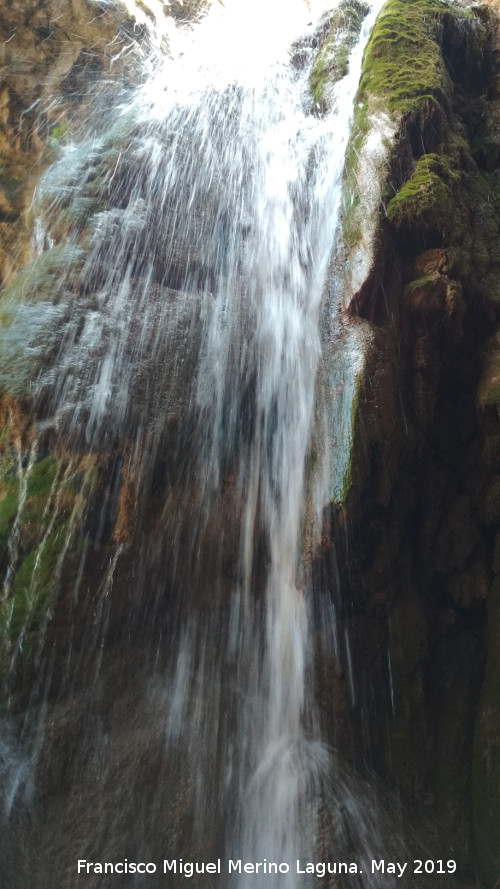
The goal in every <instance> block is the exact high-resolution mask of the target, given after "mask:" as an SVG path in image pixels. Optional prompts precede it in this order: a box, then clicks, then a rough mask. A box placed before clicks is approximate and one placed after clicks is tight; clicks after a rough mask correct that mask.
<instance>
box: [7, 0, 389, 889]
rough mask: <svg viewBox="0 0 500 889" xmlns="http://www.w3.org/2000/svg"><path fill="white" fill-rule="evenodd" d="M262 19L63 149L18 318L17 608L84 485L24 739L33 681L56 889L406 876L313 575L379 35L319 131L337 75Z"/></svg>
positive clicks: (35, 754) (41, 797)
mask: <svg viewBox="0 0 500 889" xmlns="http://www.w3.org/2000/svg"><path fill="white" fill-rule="evenodd" d="M379 5H380V4H379ZM238 8H239V7H238V6H237V5H233V7H231V6H229V7H228V10H227V11H226V12H225V11H224V10H214V11H213V17H211V16H210V15H209V16H208V17H207V19H206V20H205V22H203V23H202V24H200V25H199V26H198V30H197V31H196V34H195V35H194V36H192V35H191V36H188V35H185V36H184V37H180V38H179V47H177V55H176V57H175V58H173V59H168V60H166V61H164V62H162V63H161V64H159V63H158V62H156V63H155V64H154V65H151V70H150V71H149V73H148V76H147V77H146V78H145V82H144V83H143V85H142V86H140V87H138V88H137V89H136V90H135V92H134V93H133V94H131V95H130V97H129V98H128V100H127V103H126V105H123V104H119V103H117V106H116V107H113V108H109V109H99V108H98V107H97V108H96V110H95V111H94V116H93V117H92V118H91V120H90V122H89V127H88V132H87V133H86V135H85V136H82V138H81V139H79V140H78V141H75V143H73V144H70V145H68V146H67V147H66V148H65V149H64V150H63V152H62V154H61V156H60V158H59V159H58V160H57V161H56V162H55V163H54V164H53V166H52V167H51V168H50V169H49V170H48V171H47V173H46V174H45V176H44V177H43V179H42V182H41V183H40V186H39V188H38V192H37V195H36V196H35V201H34V210H35V212H36V214H37V225H36V230H37V238H36V242H34V246H33V250H34V258H33V261H32V263H31V265H30V266H29V268H28V270H27V271H25V272H22V273H21V277H20V283H18V284H17V285H15V286H14V288H13V292H12V294H11V302H9V303H8V304H7V305H8V307H7V311H8V313H9V324H8V326H7V328H6V330H5V331H4V332H3V333H2V334H1V339H2V344H3V345H4V346H5V348H4V355H5V356H6V358H5V360H4V361H3V364H2V366H1V367H0V382H1V383H2V385H4V386H7V387H10V389H9V391H11V392H13V393H14V394H16V389H15V386H20V385H21V383H20V382H19V380H21V378H22V379H24V376H25V375H26V374H32V376H31V378H30V380H29V396H30V398H31V399H32V404H33V412H34V416H35V423H34V426H33V429H34V430H35V432H36V435H35V432H33V433H32V438H31V439H30V441H29V442H28V444H27V445H26V443H20V444H19V448H18V450H19V461H20V464H19V469H18V470H16V472H18V477H19V484H18V487H19V496H18V499H17V513H16V515H15V517H14V520H13V524H12V531H11V536H10V542H9V547H10V548H9V563H8V568H7V573H6V576H5V579H4V597H5V601H6V602H7V603H8V602H9V601H13V600H12V599H9V596H10V595H11V590H14V591H15V590H16V589H17V587H16V586H15V576H16V571H19V565H18V562H19V546H20V544H19V533H20V531H19V529H20V527H21V526H22V525H23V522H24V523H25V521H26V519H25V515H24V513H25V511H26V508H27V507H26V505H25V504H26V502H29V498H30V496H34V495H33V490H34V489H35V486H36V485H37V484H39V481H38V476H36V472H37V467H39V466H40V465H41V463H42V461H43V460H45V461H50V460H52V459H55V464H56V468H55V469H54V470H53V473H52V475H51V476H50V479H49V482H48V483H47V493H46V501H44V503H45V504H46V505H45V507H44V510H45V511H44V513H43V514H42V517H41V521H42V525H43V529H42V532H41V536H40V539H39V541H38V542H37V544H36V555H35V557H34V558H33V559H32V562H31V563H30V566H31V567H30V571H31V573H30V574H29V579H28V581H27V587H26V589H27V593H26V595H27V596H28V598H30V597H31V598H30V601H33V602H34V603H35V601H38V600H37V599H36V596H37V595H38V592H37V591H38V590H39V588H40V584H41V581H39V580H38V579H37V578H38V577H39V576H40V575H41V572H42V570H43V571H47V570H48V571H49V573H51V581H50V582H51V586H52V595H54V596H55V599H53V600H50V599H49V604H48V605H47V604H46V611H45V612H43V614H42V616H41V617H39V618H38V619H37V641H36V643H35V647H34V650H35V655H34V657H35V663H36V670H35V674H34V677H33V682H32V688H31V691H30V693H29V694H28V695H26V696H25V699H26V704H25V715H24V717H23V718H22V719H20V718H19V715H18V713H16V707H15V704H13V703H12V701H15V696H16V694H19V693H20V692H19V688H18V687H17V686H16V684H15V681H14V680H12V683H11V686H12V690H11V696H12V697H11V712H10V711H8V717H9V719H8V724H9V728H8V731H5V733H4V735H2V737H1V739H0V780H2V781H3V784H4V787H5V788H6V797H5V798H6V800H7V803H6V807H5V818H6V819H7V820H8V821H9V823H10V824H11V825H12V824H13V825H14V826H11V827H10V828H8V830H11V831H12V833H11V838H12V839H11V841H12V848H13V849H18V850H19V849H20V848H26V847H27V848H31V849H32V850H33V855H34V854H35V853H36V856H37V859H38V860H39V861H42V862H45V863H44V864H42V865H40V868H41V870H40V877H39V880H40V882H39V884H37V885H40V886H43V887H45V886H46V885H47V886H48V884H49V883H48V882H47V880H49V881H50V877H47V876H43V875H42V872H43V874H50V872H51V867H52V868H53V869H54V870H55V872H56V873H57V875H58V882H57V885H58V886H61V887H65V886H70V885H71V886H73V885H80V883H77V882H76V879H77V878H76V865H77V860H78V859H82V860H85V861H87V860H88V861H93V862H96V861H123V859H124V858H127V859H128V860H129V861H132V860H137V861H138V860H143V861H155V862H157V866H158V872H157V873H158V874H159V873H160V871H161V868H162V867H163V859H165V860H168V861H169V869H168V873H167V875H166V876H164V877H163V882H161V885H177V883H176V880H177V881H178V880H179V873H180V871H179V868H180V864H179V862H180V861H181V859H182V861H184V862H188V861H191V862H193V861H197V862H199V863H201V862H208V861H216V860H217V859H219V858H220V859H222V861H223V865H222V867H223V873H224V874H225V876H223V877H221V878H219V882H218V883H215V884H212V883H211V882H210V880H211V879H212V878H211V877H210V876H209V873H207V872H206V873H205V874H204V875H202V876H198V877H196V875H195V876H194V877H193V881H194V884H195V885H197V886H208V885H222V886H228V887H237V886H240V885H241V886H244V885H250V883H249V882H248V880H249V877H248V874H246V873H245V872H241V868H240V870H238V868H237V866H236V865H235V867H234V868H233V870H232V873H228V871H227V862H228V860H230V861H234V862H238V861H239V860H240V861H242V862H243V863H244V862H250V863H251V862H253V863H255V862H261V863H262V862H265V863H266V866H267V863H273V862H274V863H278V864H281V865H282V866H283V867H282V870H281V872H279V873H277V874H274V873H272V872H269V873H266V878H265V885H266V886H268V887H271V889H273V887H275V886H276V887H278V886H279V887H283V886H289V887H292V889H299V887H300V889H303V887H304V889H305V887H309V886H313V885H315V880H316V874H312V875H311V874H310V873H306V872H305V870H302V869H300V870H299V872H297V865H296V863H297V860H298V861H300V862H302V863H303V867H304V868H305V863H307V862H315V861H318V860H321V861H323V860H329V861H331V862H335V861H344V862H346V861H353V862H354V861H356V862H357V867H358V868H359V870H362V869H363V867H364V863H365V859H366V860H367V859H368V857H370V855H371V850H372V849H378V848H379V845H378V844H379V838H378V833H377V828H376V826H375V825H374V824H372V823H371V821H370V818H369V816H368V815H367V814H366V812H364V813H363V807H364V806H365V805H368V803H365V802H363V799H362V798H361V796H358V797H357V798H356V796H355V795H354V794H353V792H352V791H351V790H350V789H349V781H348V780H347V778H346V776H345V775H344V776H340V775H339V774H338V769H337V766H336V760H335V757H334V755H333V753H332V751H331V749H330V746H329V744H328V743H327V742H326V741H325V739H324V738H323V737H322V734H321V729H320V720H319V718H318V713H317V708H316V703H315V684H314V673H315V666H314V660H315V644H316V643H315V632H316V629H315V627H314V616H313V612H314V604H313V599H314V590H313V589H312V585H311V581H310V576H309V567H310V566H309V563H308V559H310V556H308V554H307V552H306V551H307V550H309V551H310V550H311V549H314V546H315V545H317V544H318V541H319V538H320V536H321V528H322V511H323V509H324V508H325V506H326V504H327V503H328V499H329V489H330V480H329V477H328V465H329V457H328V456H327V455H326V454H322V453H320V454H319V456H317V457H316V464H317V465H316V467H315V468H314V469H308V466H310V465H312V464H313V463H314V460H313V459H312V452H313V446H312V438H313V434H314V429H315V423H316V417H315V392H316V385H317V376H318V368H319V365H320V362H321V354H322V345H321V338H320V317H321V314H322V313H324V312H325V311H327V310H331V307H330V309H325V306H327V304H328V279H327V274H328V268H329V263H330V259H331V255H332V250H333V247H334V244H335V239H336V233H337V230H338V225H339V208H340V195H341V186H342V172H343V165H344V157H345V151H346V146H347V141H348V136H349V127H350V122H351V115H352V109H353V103H354V96H355V92H356V88H357V83H358V79H359V73H360V67H361V57H362V51H363V46H364V43H365V42H366V39H367V36H368V33H369V29H370V26H371V23H372V21H373V16H374V11H372V12H371V13H370V14H369V15H368V17H367V19H366V20H365V22H364V24H363V27H362V30H361V34H360V38H359V41H358V43H357V44H356V46H355V48H354V50H353V51H352V53H351V56H350V63H349V68H348V73H347V75H346V76H345V77H344V78H342V79H341V80H340V81H339V83H338V84H337V86H336V87H335V91H334V93H333V95H332V98H331V105H332V111H331V112H330V113H329V114H328V115H326V116H318V115H316V114H314V113H311V112H312V111H313V110H314V109H311V103H310V99H309V98H308V91H307V78H308V73H309V69H310V64H311V63H312V58H313V51H312V49H311V48H309V50H308V52H309V57H308V58H309V61H308V62H307V63H306V64H305V66H304V67H303V68H300V67H297V66H294V65H292V64H291V62H290V53H289V49H288V47H289V45H290V43H291V41H292V38H294V37H295V38H297V37H299V36H300V33H297V31H295V32H294V30H293V29H296V28H297V27H298V26H297V23H296V22H295V21H293V22H289V21H288V20H287V21H285V22H284V21H283V18H279V19H278V22H279V24H280V25H283V27H282V29H281V33H280V41H278V40H277V38H276V35H275V34H274V35H273V42H269V45H268V41H267V40H266V41H265V42H264V41H263V42H262V47H260V48H259V44H258V39H259V38H258V35H262V33H263V32H264V31H265V29H266V23H265V18H266V14H267V13H265V14H264V20H262V18H259V17H258V11H257V10H256V9H255V8H252V11H251V14H250V15H248V17H247V18H245V17H244V16H243V15H242V13H241V12H240V14H239V15H238V12H236V16H235V17H236V19H237V20H238V27H239V29H240V33H239V34H236V35H235V34H234V32H233V31H231V28H232V27H234V22H233V18H234V15H233V11H234V9H236V10H237V11H238ZM224 16H226V18H225V17H224ZM226 20H227V21H228V22H229V25H228V26H227V28H228V30H227V31H225V30H224V28H225V27H226V25H225V24H224V22H226ZM256 20H257V21H258V30H257V32H255V31H254V32H253V33H254V39H253V40H252V39H251V38H250V37H249V35H248V34H246V36H245V29H247V28H250V23H251V22H252V21H253V24H255V21H256ZM311 29H312V26H311ZM216 34H217V35H218V43H217V46H215V43H214V40H215V35H216ZM260 49H261V50H262V52H260ZM97 106H98V102H97ZM23 276H24V277H23ZM8 298H9V297H8V295H7V297H6V299H8ZM20 341H22V342H24V343H27V346H28V349H27V359H26V364H27V365H28V366H27V367H26V368H24V365H23V367H22V368H21V367H20V366H19V365H16V348H17V346H18V344H19V342H20ZM16 344H17V346H16ZM32 367H35V368H36V371H35V372H34V373H33V371H32ZM18 394H21V393H20V392H19V393H18ZM22 394H24V392H23V393H22ZM33 435H35V437H34V438H33ZM319 450H320V451H321V448H320V449H319ZM51 454H55V458H53V457H51V456H50V455H51ZM46 465H47V467H49V464H48V463H47V464H46ZM48 471H49V470H48V469H47V472H48ZM30 480H31V481H30ZM63 519H64V520H63ZM54 541H58V543H57V546H58V549H57V552H56V556H55V557H54V558H53V559H52V560H51V561H50V560H49V568H47V567H43V568H42V563H43V565H44V566H45V563H46V562H47V554H48V552H49V549H50V547H51V546H55V543H54ZM306 542H307V545H306ZM75 553H76V556H75V555H74V554H75ZM71 554H73V556H71ZM70 556H71V557H72V558H73V561H74V564H73V565H72V567H71V566H70ZM70 569H71V570H70ZM26 570H27V569H26ZM46 582H47V581H46V579H45V578H44V580H43V583H44V584H45V583H46ZM37 584H38V585H37ZM23 589H24V588H23ZM68 590H70V592H69V593H68ZM58 596H59V599H58V598H57V597H58ZM61 601H62V602H63V603H64V604H63V605H60V604H58V603H59V602H61ZM35 608H38V605H35V604H33V607H32V610H31V611H30V612H29V615H30V620H31V619H32V616H33V613H34V609H35ZM11 611H12V609H11ZM12 613H13V612H12ZM68 614H70V615H71V619H69V618H68V616H67V615H68ZM13 619H14V618H13V617H12V614H11V616H10V617H8V618H7V621H8V624H9V626H10V625H11V623H12V621H13ZM333 623H334V621H333V619H332V628H331V632H332V634H333V633H334V632H335V630H334V627H333ZM54 625H55V629H54V628H53V627H54ZM28 629H29V628H28V626H27V624H26V622H25V624H24V625H21V626H20V628H19V630H18V631H17V634H16V638H15V645H14V646H13V648H12V651H11V653H10V655H9V657H10V665H11V670H12V672H13V675H14V672H15V669H16V668H17V667H18V665H19V659H20V657H21V651H22V648H23V645H24V644H27V643H25V641H24V640H27V639H28V635H29V633H28ZM58 634H59V635H58ZM61 634H63V635H64V634H66V640H65V644H64V646H61ZM330 644H331V645H334V644H335V642H334V640H332V641H331V642H330ZM60 650H62V651H63V654H62V655H61V654H60ZM54 726H56V728H54ZM65 726H66V728H64V727H65ZM65 731H66V732H67V740H66V742H64V741H62V740H61V737H62V736H63V735H64V732H65ZM16 733H17V734H16ZM65 744H66V747H65ZM23 751H24V753H23ZM64 751H66V752H64ZM68 751H69V752H68ZM51 758H52V759H51ZM56 760H57V763H56ZM334 776H336V777H335V778H334ZM40 785H43V787H42V788H41V789H40ZM37 786H38V789H37ZM342 813H343V814H342ZM13 816H15V817H14V818H13ZM50 819H53V825H56V827H55V828H54V829H55V830H56V831H59V832H60V835H59V836H58V837H57V839H56V840H54V839H53V838H52V839H51V840H50V841H49V840H48V839H47V834H46V831H45V828H44V827H43V823H49V822H50ZM65 819H70V821H71V830H69V836H64V837H63V833H64V832H63V830H62V825H63V824H64V823H65ZM34 825H35V826H34ZM37 825H38V826H37ZM346 825H347V826H346ZM6 830H7V828H6ZM16 831H17V832H16ZM23 831H24V834H23ZM19 837H21V839H19ZM26 837H27V839H26ZM46 848H50V850H51V851H50V853H46V851H45V849H46ZM369 850H370V851H369ZM18 854H19V853H18ZM374 854H375V853H374ZM325 856H327V857H325ZM49 859H50V861H49ZM172 862H175V863H176V865H175V866H176V867H177V871H173V870H172V869H170V868H171V867H172V868H173V866H174V865H173V864H172ZM285 865H286V866H287V868H288V871H285V869H284V868H285ZM262 867H263V865H262ZM367 870H368V868H366V872H367ZM11 873H12V878H11V884H10V885H11V886H12V887H14V886H16V885H17V883H16V879H17V878H16V877H15V873H17V871H16V866H15V865H14V864H11ZM27 873H29V866H28V871H27ZM174 873H176V876H174ZM114 879H117V878H114ZM250 879H251V878H250ZM329 879H330V882H329V883H328V884H327V883H326V882H325V885H338V884H337V882H335V880H336V878H332V877H330V878H329ZM350 879H352V881H353V882H352V885H363V884H365V880H366V885H370V886H373V885H376V884H377V881H378V880H382V877H379V876H378V875H376V876H369V875H368V873H366V877H362V876H361V875H359V876H356V877H353V878H350ZM100 880H102V878H100V877H99V876H97V875H96V874H95V873H94V871H92V870H90V871H87V872H86V876H85V881H83V879H82V883H81V885H82V886H83V885H85V886H88V887H93V886H98V885H99V886H101V885H106V886H107V885H109V886H111V885H120V886H124V887H128V886H142V885H155V883H154V882H153V881H152V880H151V881H150V880H149V879H148V880H147V881H143V882H141V878H139V877H137V876H132V875H131V874H129V875H128V876H124V877H122V878H121V882H113V880H112V879H111V878H109V883H107V882H104V883H103V882H100ZM169 880H170V881H172V882H171V883H169V882H168V881H169ZM54 885H55V884H54ZM158 885H160V883H158ZM384 885H385V886H387V885H388V882H387V878H386V882H385V883H384Z"/></svg>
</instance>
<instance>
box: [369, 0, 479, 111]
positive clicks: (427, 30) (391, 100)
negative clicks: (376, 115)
mask: <svg viewBox="0 0 500 889" xmlns="http://www.w3.org/2000/svg"><path fill="white" fill-rule="evenodd" d="M450 12H452V13H453V15H454V16H455V17H461V18H470V17H471V13H470V12H468V11H467V10H465V9H463V8H460V7H458V6H457V5H456V4H453V3H451V2H446V0H388V2H387V3H386V4H385V5H384V6H383V8H382V10H381V12H380V14H379V16H378V18H377V21H376V22H375V25H374V27H373V30H372V33H371V35H370V39H369V41H368V43H367V46H366V50H365V54H364V59H363V70H362V74H361V81H360V87H359V97H360V98H362V97H365V96H366V94H371V95H373V96H378V97H380V98H383V99H384V103H385V104H386V106H387V108H388V109H389V111H391V112H398V113H407V112H410V111H416V110H418V109H419V108H420V107H421V106H422V104H423V103H426V104H431V105H432V104H435V105H438V104H446V103H447V96H446V94H445V93H444V91H443V85H445V84H446V83H447V82H448V75H447V72H446V67H445V64H444V61H443V57H442V55H441V50H440V46H439V38H440V31H441V27H442V22H443V18H444V16H445V15H446V14H449V13H450Z"/></svg>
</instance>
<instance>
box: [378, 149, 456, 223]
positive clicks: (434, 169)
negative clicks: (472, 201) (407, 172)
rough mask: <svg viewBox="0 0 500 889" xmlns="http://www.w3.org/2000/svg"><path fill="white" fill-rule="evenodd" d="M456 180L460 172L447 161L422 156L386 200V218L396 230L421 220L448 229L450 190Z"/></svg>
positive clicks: (446, 159)
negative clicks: (395, 192) (389, 198)
mask: <svg viewBox="0 0 500 889" xmlns="http://www.w3.org/2000/svg"><path fill="white" fill-rule="evenodd" d="M459 180H460V173H458V171H456V170H454V169H453V167H452V166H451V164H450V161H449V159H448V158H445V157H442V156H440V155H438V154H424V155H422V157H420V158H419V159H418V160H417V161H416V163H415V168H414V171H413V175H412V176H411V177H410V179H408V180H407V181H406V182H405V183H404V184H403V186H402V187H401V188H400V190H399V191H398V193H397V194H396V195H395V196H394V197H393V198H392V199H391V200H390V201H389V204H388V205H387V218H388V219H389V221H390V222H392V223H393V225H395V226H396V227H397V228H399V227H400V226H401V225H404V224H407V225H410V224H412V223H413V222H415V221H416V220H418V218H419V217H424V218H425V221H426V222H427V224H428V225H429V226H430V227H437V228H439V229H440V230H442V231H444V230H445V229H449V228H450V226H451V223H452V212H453V202H452V199H451V195H450V188H451V187H452V186H453V184H454V183H456V182H458V181H459Z"/></svg>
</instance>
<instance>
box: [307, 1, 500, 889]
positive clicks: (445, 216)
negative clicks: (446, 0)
mask: <svg viewBox="0 0 500 889" xmlns="http://www.w3.org/2000/svg"><path fill="white" fill-rule="evenodd" d="M490 7H494V4H488V6H486V5H483V6H477V7H475V8H474V10H465V9H464V8H462V7H459V6H458V5H455V4H453V6H452V5H451V4H450V5H447V4H443V3H441V2H439V3H434V2H432V0H430V2H427V0H426V2H422V3H409V2H403V0H389V2H388V3H386V5H385V6H384V7H383V9H382V12H381V14H380V16H379V20H378V24H377V25H376V26H375V28H374V30H373V33H372V36H371V38H370V41H369V44H368V47H367V51H366V53H365V61H364V70H363V75H362V79H361V85H360V89H359V92H358V105H357V110H356V114H355V118H354V126H353V133H352V148H353V151H352V153H351V155H349V152H348V159H347V168H346V197H345V201H344V207H345V211H344V237H345V244H346V253H345V256H344V257H343V262H344V263H345V265H346V266H347V273H346V275H345V305H346V313H345V315H344V320H345V323H346V324H349V323H350V322H349V317H350V316H352V317H353V319H355V320H354V321H353V323H355V324H356V325H359V324H360V323H361V322H360V319H364V320H363V322H362V323H363V324H364V325H365V326H366V327H367V329H368V330H369V331H370V335H369V336H367V337H366V340H365V342H366V344H367V346H366V348H365V352H364V362H365V363H364V371H363V372H362V374H361V375H360V376H359V377H358V385H357V394H356V401H355V409H354V413H353V416H352V429H353V436H354V437H353V446H352V453H351V467H350V488H349V489H346V491H345V492H344V493H345V496H344V498H343V502H342V503H340V504H337V507H336V508H335V510H334V515H333V524H334V526H335V528H336V532H335V534H336V546H337V555H338V561H339V572H340V587H341V589H342V588H344V590H346V591H348V596H344V606H343V608H344V611H343V614H344V619H345V620H346V621H347V623H348V624H349V625H350V626H351V631H352V633H353V638H354V639H357V640H358V641H357V645H355V648H356V652H357V653H355V654H354V662H355V663H356V664H357V666H356V668H355V669H356V670H357V671H358V676H359V679H358V681H359V684H360V689H361V691H360V699H359V701H358V702H357V706H356V707H355V708H354V711H355V718H357V719H358V725H359V730H360V731H361V732H364V733H365V738H366V746H365V750H364V753H363V754H360V756H365V757H366V756H367V757H368V760H369V762H370V764H371V765H372V766H373V767H374V768H375V769H377V770H380V771H381V772H383V773H384V774H387V773H389V774H391V776H392V778H393V779H395V780H396V782H397V784H398V786H399V788H400V789H401V792H402V794H403V797H404V799H405V800H406V801H407V802H408V803H409V805H410V806H413V807H414V811H415V812H419V813H420V814H422V813H426V812H427V813H428V814H429V816H430V817H433V818H437V822H438V826H439V840H438V843H439V844H440V848H441V850H446V853H447V854H449V855H450V856H452V857H454V858H456V860H457V861H458V864H459V868H460V872H461V874H462V876H463V878H464V879H474V878H479V879H480V880H481V881H482V883H483V884H484V885H485V886H487V887H489V889H492V887H493V886H494V885H495V882H496V881H497V880H498V875H499V873H500V859H499V857H498V856H499V852H498V850H499V849H500V833H499V826H498V825H499V817H498V799H499V798H500V791H499V788H500V785H499V783H498V781H499V777H498V776H499V774H500V771H499V770H500V755H499V747H498V739H499V737H500V721H499V718H498V682H499V681H500V673H499V668H498V659H497V654H496V652H497V649H498V639H497V635H498V633H497V629H498V628H497V624H498V620H497V611H498V608H497V599H498V596H497V580H496V578H497V574H498V571H499V567H500V559H499V558H498V550H499V547H498V543H497V538H498V536H499V530H498V528H499V525H498V522H499V519H500V508H499V505H498V504H499V502H500V498H499V495H498V471H499V466H500V463H499V456H498V455H499V453H500V452H499V449H498V441H499V428H498V427H499V420H498V407H499V406H500V393H499V381H498V378H499V368H500V362H499V360H498V356H499V354H500V350H499V348H498V321H499V308H498V306H499V302H498V274H499V270H498V267H497V262H498V244H499V240H500V227H499V223H498V219H499V218H500V217H499V209H500V203H499V198H500V195H499V192H498V185H497V181H498V171H499V167H498V163H499V158H500V154H499V148H500V143H499V140H498V128H497V120H498V114H499V108H500V93H499V89H498V72H499V71H500V55H499V35H500V23H499V19H498V17H497V13H496V11H495V9H492V8H490ZM431 62H432V64H431ZM384 115H386V116H387V119H388V120H389V121H391V125H392V126H394V127H395V137H394V136H393V137H392V138H391V140H390V141H386V142H385V161H384V163H383V164H382V165H380V166H379V167H378V171H377V181H376V182H375V183H374V185H373V195H374V196H375V197H374V200H372V201H371V203H370V196H369V195H368V197H367V196H366V195H365V193H364V192H363V191H362V190H361V191H358V185H357V183H358V182H359V181H360V179H361V181H369V180H363V179H362V175H363V171H364V169H365V168H367V167H368V166H369V165H370V157H371V155H370V151H371V147H372V145H373V144H374V139H375V136H376V134H377V131H378V130H379V129H380V119H381V117H383V116H384ZM371 169H372V172H373V165H372V167H371ZM379 195H380V200H379V198H378V196H379ZM370 207H371V208H372V209H371V210H369V208H370ZM361 254H363V263H361V265H362V267H363V270H364V273H363V275H362V276H360V275H359V274H357V272H356V271H355V270H356V268H357V267H358V266H357V263H358V262H359V257H360V256H361ZM360 267H361V266H360ZM353 269H354V271H353ZM322 570H323V571H324V572H325V573H326V574H327V575H329V578H330V582H331V583H332V582H334V578H333V576H332V569H331V568H329V567H328V566H327V564H326V561H325V562H324V563H323V565H322ZM367 624H368V625H369V626H371V627H372V632H371V634H367V633H366V632H365V630H364V627H365V626H366V625H367ZM368 665H370V666H368ZM369 673H371V678H370V681H367V680H366V676H367V675H368V674H369ZM367 714H369V715H367ZM451 763H453V766H452V765H451Z"/></svg>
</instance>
